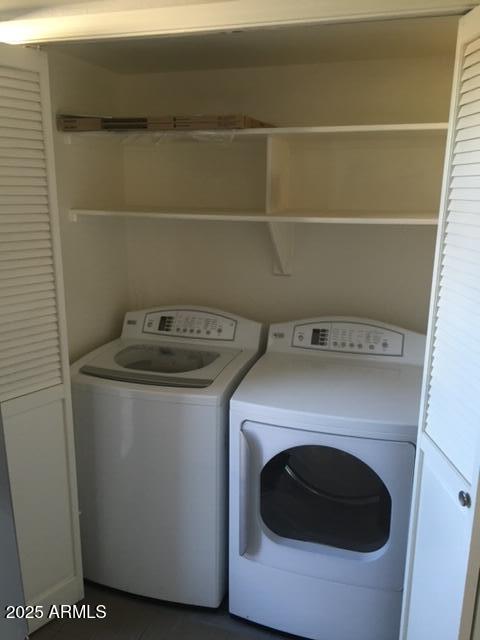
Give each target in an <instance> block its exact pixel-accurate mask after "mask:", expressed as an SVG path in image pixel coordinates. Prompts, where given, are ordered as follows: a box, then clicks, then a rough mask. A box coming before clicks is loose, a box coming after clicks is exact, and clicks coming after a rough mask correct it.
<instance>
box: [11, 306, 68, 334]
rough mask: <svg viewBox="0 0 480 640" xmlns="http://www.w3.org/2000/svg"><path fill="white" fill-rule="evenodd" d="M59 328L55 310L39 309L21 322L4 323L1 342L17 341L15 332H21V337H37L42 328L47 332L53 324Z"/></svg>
mask: <svg viewBox="0 0 480 640" xmlns="http://www.w3.org/2000/svg"><path fill="white" fill-rule="evenodd" d="M52 323H53V324H55V325H56V326H57V324H58V322H57V317H56V315H55V309H53V310H52V309H39V310H37V311H32V312H31V313H29V314H28V316H24V317H23V318H20V319H19V320H14V321H11V322H6V321H5V322H2V324H1V325H0V340H15V332H16V331H18V332H19V337H20V336H21V337H26V336H27V335H37V333H38V330H39V329H40V327H44V330H45V331H49V330H50V329H49V326H50V325H51V324H52Z"/></svg>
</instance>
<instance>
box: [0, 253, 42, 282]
mask: <svg viewBox="0 0 480 640" xmlns="http://www.w3.org/2000/svg"><path fill="white" fill-rule="evenodd" d="M47 269H48V270H51V269H53V260H52V258H50V257H48V258H41V257H35V258H30V259H29V260H17V259H16V258H14V259H11V260H8V261H0V278H9V277H12V278H15V277H17V276H18V275H28V274H32V273H42V270H43V272H45V270H47Z"/></svg>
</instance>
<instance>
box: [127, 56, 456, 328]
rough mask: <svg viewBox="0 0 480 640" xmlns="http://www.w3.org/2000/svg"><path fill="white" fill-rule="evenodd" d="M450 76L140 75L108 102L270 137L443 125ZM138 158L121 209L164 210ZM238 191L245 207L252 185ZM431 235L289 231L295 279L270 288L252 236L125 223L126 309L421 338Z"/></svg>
mask: <svg viewBox="0 0 480 640" xmlns="http://www.w3.org/2000/svg"><path fill="white" fill-rule="evenodd" d="M451 74H452V60H451V59H450V58H433V57H432V58H423V59H403V60H391V59H389V60H366V61H356V62H348V61H345V62H331V63H325V64H311V65H295V66H290V67H270V68H254V69H233V70H216V71H215V70H212V71H203V72H177V73H168V74H166V73H165V74H145V75H140V76H121V77H119V80H120V84H119V87H120V93H119V98H118V101H119V103H121V104H122V109H124V111H125V112H126V113H131V114H134V113H139V112H142V111H143V112H146V113H152V114H154V113H202V112H203V113H206V112H210V113H222V112H224V113H229V112H245V113H248V114H251V115H253V116H256V117H258V118H262V119H264V120H267V121H270V122H272V123H274V124H278V125H314V124H366V123H375V122H377V123H388V122H393V123H395V122H422V121H445V120H447V118H448V107H449V95H450V83H451ZM198 144H199V145H200V144H201V143H198ZM168 146H170V145H168ZM145 153H146V154H148V153H151V151H145ZM155 153H161V147H159V148H158V150H157V151H156V152H155ZM179 153H180V152H179ZM195 153H196V152H195ZM139 154H140V157H141V156H142V151H140V152H138V151H136V150H135V151H133V150H132V151H131V152H127V153H126V155H125V170H126V176H127V179H126V190H125V198H126V203H127V205H128V204H130V205H137V206H138V205H142V204H143V205H144V206H148V205H150V206H152V204H154V203H155V201H156V202H158V204H159V205H161V204H162V203H165V202H166V201H167V202H168V204H170V206H172V205H171V202H172V200H171V194H168V195H165V193H162V191H161V190H156V187H155V183H154V181H151V183H150V186H148V184H147V185H146V184H145V181H143V182H142V180H141V175H140V173H141V172H142V171H144V169H142V168H141V162H139ZM198 154H199V155H201V154H200V152H198ZM253 161H254V160H253V159H252V162H253ZM139 167H140V168H139ZM258 169H259V171H261V170H262V168H261V164H260V165H259V167H258ZM138 172H140V173H138ZM193 179H194V178H193ZM419 179H420V180H421V179H422V178H421V176H419ZM160 182H161V181H160ZM139 184H142V190H139V188H138V185H139ZM234 184H235V189H237V190H240V189H241V181H239V180H235V181H234ZM176 187H177V188H181V189H184V190H185V191H186V190H188V184H184V185H176ZM195 188H197V189H198V184H197V185H196V187H195ZM246 188H247V189H250V191H249V193H248V194H245V193H244V194H243V196H242V198H243V200H244V201H245V203H248V202H251V204H252V206H253V205H254V204H255V203H256V202H258V200H259V185H258V184H256V183H255V182H254V181H253V182H252V181H251V180H250V182H249V183H248V187H246ZM345 188H347V189H348V185H345ZM381 188H382V185H379V189H380V190H381ZM225 192H226V187H225V185H224V184H220V185H219V193H221V194H222V197H223V201H224V202H225V199H226V196H225ZM435 232H436V230H435V228H394V227H381V226H378V227H375V226H374V227H362V226H352V227H348V226H344V227H342V226H330V225H297V228H296V240H295V259H294V267H293V268H294V273H293V275H292V276H290V277H279V276H274V275H273V274H272V255H271V250H270V245H269V239H268V234H267V230H266V228H265V227H264V226H263V225H262V224H256V223H252V224H246V223H220V222H215V223H195V222H193V223H190V222H160V221H154V222H151V221H148V222H147V221H135V222H128V231H127V243H128V262H129V284H130V305H131V306H132V307H135V308H141V307H144V306H153V305H157V304H170V303H194V304H204V305H211V306H216V307H220V308H225V309H227V310H231V311H233V312H236V313H239V314H245V315H246V316H250V317H252V318H255V319H259V320H264V321H267V322H268V321H275V320H284V319H288V318H295V317H302V316H303V317H306V316H312V315H319V314H326V313H332V314H333V313H341V314H346V315H350V314H351V315H360V316H367V317H368V316H371V317H374V318H377V319H380V320H383V321H387V322H391V323H397V324H400V325H403V326H405V327H407V328H409V329H413V330H417V331H425V329H426V323H427V309H428V298H429V290H430V281H431V271H432V264H433V250H434V243H435Z"/></svg>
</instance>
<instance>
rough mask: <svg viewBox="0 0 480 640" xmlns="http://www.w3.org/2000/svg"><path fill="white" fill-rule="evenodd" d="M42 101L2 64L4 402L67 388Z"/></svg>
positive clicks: (0, 324)
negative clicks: (63, 366) (64, 381)
mask: <svg viewBox="0 0 480 640" xmlns="http://www.w3.org/2000/svg"><path fill="white" fill-rule="evenodd" d="M0 62H1V60H0ZM41 98H42V96H41V87H40V73H39V72H38V71H37V72H34V71H25V70H23V69H18V68H12V67H9V66H3V65H1V64H0V401H2V400H7V399H10V398H14V397H17V396H20V395H25V394H27V393H30V392H32V391H37V390H39V389H44V388H48V387H51V386H53V385H56V384H60V383H61V382H62V367H61V358H60V336H59V326H58V317H57V316H58V314H57V293H56V280H55V264H54V256H53V246H52V245H53V237H52V229H51V204H52V203H51V202H50V196H49V189H48V178H47V160H46V153H45V133H44V128H43V122H42V103H41Z"/></svg>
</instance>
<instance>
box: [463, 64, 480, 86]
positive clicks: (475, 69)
mask: <svg viewBox="0 0 480 640" xmlns="http://www.w3.org/2000/svg"><path fill="white" fill-rule="evenodd" d="M471 62H472V64H470V65H467V66H466V67H465V68H464V70H463V72H462V84H465V82H466V81H467V80H470V79H471V78H473V77H475V76H477V75H479V74H480V63H479V62H475V61H474V60H473V58H472V59H471Z"/></svg>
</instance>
